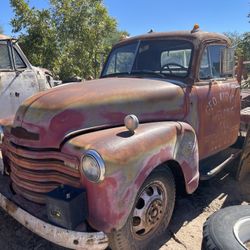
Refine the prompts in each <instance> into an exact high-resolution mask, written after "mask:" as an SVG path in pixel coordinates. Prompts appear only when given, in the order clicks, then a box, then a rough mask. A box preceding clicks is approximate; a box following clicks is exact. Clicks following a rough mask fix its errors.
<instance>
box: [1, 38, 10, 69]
mask: <svg viewBox="0 0 250 250" xmlns="http://www.w3.org/2000/svg"><path fill="white" fill-rule="evenodd" d="M11 68H12V67H11V61H10V54H9V49H8V45H7V42H0V70H4V69H11Z"/></svg>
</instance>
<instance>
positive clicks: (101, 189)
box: [0, 26, 240, 249]
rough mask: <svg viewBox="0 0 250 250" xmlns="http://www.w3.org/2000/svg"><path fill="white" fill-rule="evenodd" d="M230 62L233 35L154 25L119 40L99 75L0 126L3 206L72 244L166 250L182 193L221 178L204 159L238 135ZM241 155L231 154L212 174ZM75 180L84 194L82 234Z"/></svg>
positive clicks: (48, 95)
mask: <svg viewBox="0 0 250 250" xmlns="http://www.w3.org/2000/svg"><path fill="white" fill-rule="evenodd" d="M233 59H234V56H233V51H232V49H230V42H229V40H228V38H227V37H225V36H224V35H220V34H216V33H208V32H203V31H200V30H199V28H198V26H195V27H194V29H193V30H192V31H179V32H163V33H156V32H151V33H148V34H145V35H142V36H137V37H132V38H128V39H125V40H122V41H121V42H119V43H118V44H117V45H115V46H114V48H113V49H112V51H111V52H110V55H109V57H108V59H107V62H106V64H105V65H104V68H103V71H102V73H101V77H100V79H98V80H93V81H89V82H85V83H77V84H74V83H72V84H67V85H65V86H62V87H60V88H55V89H51V90H48V91H45V92H43V93H39V94H37V95H34V96H32V97H31V98H28V99H27V100H26V101H25V102H23V103H22V105H21V106H20V107H19V109H18V111H17V113H16V116H15V119H14V122H13V123H12V124H7V125H6V126H4V127H3V131H4V136H3V146H2V153H3V162H4V175H3V176H2V177H1V179H0V183H2V186H1V187H2V188H1V189H0V191H1V196H0V205H1V206H2V207H3V208H4V209H5V210H6V211H7V212H8V213H10V214H11V215H12V216H13V217H15V218H16V219H17V220H18V221H19V222H21V223H22V224H23V225H25V224H26V223H25V221H26V222H27V224H28V225H31V224H32V225H33V224H34V221H35V222H36V226H34V225H33V226H32V225H31V226H29V228H30V229H31V230H32V231H34V232H36V233H38V234H39V235H41V236H42V237H45V238H46V239H48V240H51V241H53V242H55V243H57V244H59V245H63V246H66V247H69V248H77V247H83V248H84V247H86V248H87V247H96V249H104V248H105V247H107V245H109V246H110V247H111V248H112V249H146V248H147V249H157V247H159V246H158V245H157V244H159V241H157V240H156V239H158V238H161V237H162V236H163V235H164V232H165V231H166V230H167V227H168V223H169V221H170V219H171V216H172V212H173V209H174V204H175V197H176V189H179V188H180V187H183V189H184V191H185V192H186V193H188V194H191V193H193V192H194V191H195V190H196V188H197V187H198V184H199V180H200V179H202V178H201V177H203V178H204V179H206V178H207V176H209V175H214V172H212V174H211V172H210V171H209V170H207V165H211V164H207V159H209V160H211V158H212V159H213V158H214V156H215V155H217V154H221V153H222V152H225V150H227V149H229V148H230V146H231V145H233V144H234V143H235V141H236V140H237V137H238V133H239V129H240V85H239V84H238V83H237V81H236V79H235V78H234V72H233V68H234V61H233ZM238 153H239V151H238V150H237V151H236V150H233V151H232V150H229V153H226V154H224V153H223V154H222V155H223V159H222V160H221V161H220V162H217V166H216V168H215V169H216V171H215V172H216V173H217V172H218V170H219V169H221V168H222V166H224V165H225V164H226V163H227V162H228V161H230V159H233V158H234V156H235V155H236V154H238ZM209 162H211V161H209ZM68 187H71V188H72V190H74V189H75V191H74V192H75V194H76V193H77V192H78V191H79V190H82V192H83V193H85V194H86V199H84V202H82V203H80V201H79V203H76V204H75V203H74V204H75V205H74V207H78V206H83V208H82V209H84V211H87V212H86V213H85V215H84V216H83V215H81V216H78V217H79V218H80V219H82V220H80V221H79V225H78V226H76V227H74V228H73V230H74V231H65V228H66V229H67V228H68V229H71V230H72V223H70V222H69V221H70V219H69V217H70V216H68V215H69V214H71V213H72V211H73V210H72V209H71V210H70V211H66V210H67V209H66V207H71V206H73V205H72V204H73V200H71V199H70V198H69V197H71V194H70V192H69V193H68V191H67V190H69V189H68ZM77 190H78V191H77ZM51 192H52V193H53V194H54V192H59V193H60V192H61V193H62V194H65V197H63V195H62V196H60V195H58V197H59V196H60V197H61V198H58V197H57V198H55V196H53V197H52V196H51ZM79 192H80V191H79ZM67 197H68V198H67ZM52 198H53V199H52ZM60 199H61V200H60ZM58 200H60V201H58ZM79 200H81V201H83V198H81V199H79ZM13 201H15V205H13V204H14V203H13ZM64 203H66V204H70V205H68V206H65V205H62V204H64ZM8 204H12V205H11V206H14V207H15V209H16V210H15V209H8V207H9V206H8ZM28 204H32V206H29V205H28ZM77 204H78V205H77ZM45 205H46V206H45ZM34 207H36V209H38V210H39V211H40V212H39V213H36V214H35V213H34V210H36V209H33V208H34ZM46 207H47V210H46ZM10 210H11V211H10ZM16 211H19V212H16ZM36 211H37V210H36ZM20 214H22V215H23V216H24V215H25V221H24V219H23V216H21V215H20ZM34 215H35V216H34ZM71 219H72V218H71ZM30 223H31V224H30ZM54 224H56V225H57V226H54ZM38 228H39V230H38ZM96 231H98V233H95V232H96ZM48 232H53V233H56V235H57V237H55V236H54V235H55V234H51V233H48ZM65 235H67V237H65Z"/></svg>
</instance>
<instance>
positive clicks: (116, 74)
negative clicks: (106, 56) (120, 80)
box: [102, 72, 129, 78]
mask: <svg viewBox="0 0 250 250" xmlns="http://www.w3.org/2000/svg"><path fill="white" fill-rule="evenodd" d="M116 76H117V77H121V76H129V72H120V73H112V74H108V75H102V78H104V77H116Z"/></svg>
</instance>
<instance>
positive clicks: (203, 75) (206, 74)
mask: <svg viewBox="0 0 250 250" xmlns="http://www.w3.org/2000/svg"><path fill="white" fill-rule="evenodd" d="M224 48H225V46H223V45H211V46H209V47H207V48H206V49H205V50H204V52H203V55H202V59H201V65H200V72H199V77H200V79H212V78H220V77H222V74H221V55H222V51H223V49H224Z"/></svg>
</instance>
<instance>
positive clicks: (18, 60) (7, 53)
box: [0, 34, 51, 119]
mask: <svg viewBox="0 0 250 250" xmlns="http://www.w3.org/2000/svg"><path fill="white" fill-rule="evenodd" d="M47 75H48V74H47ZM48 76H49V75H48ZM49 88H51V86H50V83H49V82H48V81H47V78H46V74H45V73H44V70H42V69H41V68H37V67H34V66H32V65H31V64H30V62H29V61H28V59H27V58H26V56H25V55H24V53H23V51H22V50H21V48H20V47H19V46H18V44H17V41H16V40H15V39H12V38H11V37H8V36H5V35H1V34H0V119H2V118H6V117H9V116H14V114H15V113H16V111H17V109H18V107H19V106H20V105H21V103H22V102H23V101H24V100H25V99H26V98H28V97H30V96H32V95H33V94H35V93H37V92H39V91H43V90H46V89H49Z"/></svg>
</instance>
